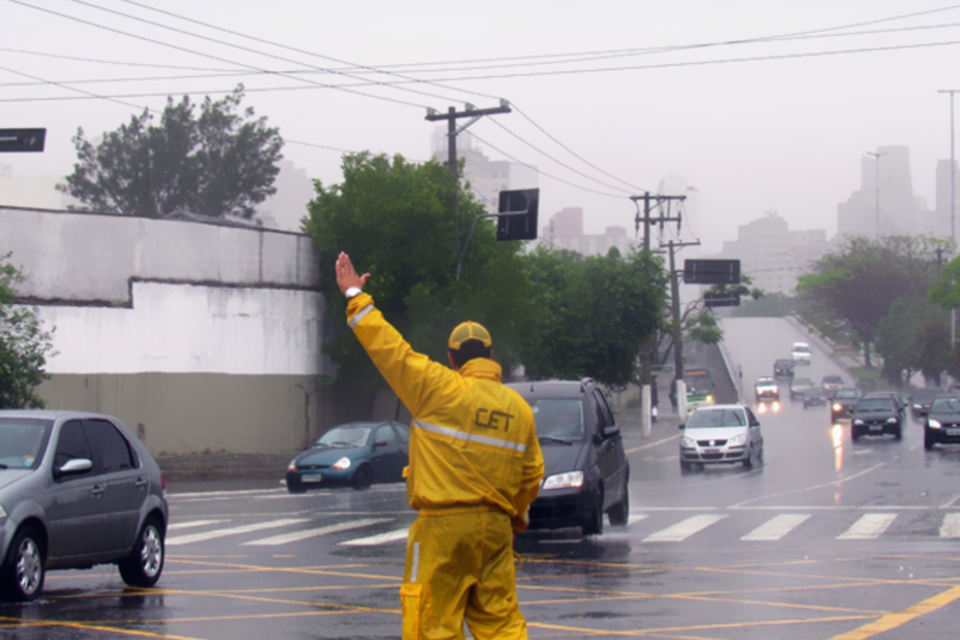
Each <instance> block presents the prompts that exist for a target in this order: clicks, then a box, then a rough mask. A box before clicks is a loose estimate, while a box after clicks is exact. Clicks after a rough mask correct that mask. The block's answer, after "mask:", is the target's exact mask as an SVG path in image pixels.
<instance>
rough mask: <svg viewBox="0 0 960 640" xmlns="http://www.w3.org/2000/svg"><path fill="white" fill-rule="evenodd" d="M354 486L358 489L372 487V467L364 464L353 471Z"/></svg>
mask: <svg viewBox="0 0 960 640" xmlns="http://www.w3.org/2000/svg"><path fill="white" fill-rule="evenodd" d="M353 488H354V489H355V490H356V491H364V490H366V489H369V488H370V467H369V466H368V465H362V466H361V467H360V468H358V469H357V470H356V471H354V472H353Z"/></svg>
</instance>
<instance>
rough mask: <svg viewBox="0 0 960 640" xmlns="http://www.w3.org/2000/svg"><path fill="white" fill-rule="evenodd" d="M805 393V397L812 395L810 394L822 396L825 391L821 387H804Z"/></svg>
mask: <svg viewBox="0 0 960 640" xmlns="http://www.w3.org/2000/svg"><path fill="white" fill-rule="evenodd" d="M803 395H804V396H805V397H810V396H812V397H816V396H822V395H823V391H822V390H820V389H817V388H813V389H804V390H803Z"/></svg>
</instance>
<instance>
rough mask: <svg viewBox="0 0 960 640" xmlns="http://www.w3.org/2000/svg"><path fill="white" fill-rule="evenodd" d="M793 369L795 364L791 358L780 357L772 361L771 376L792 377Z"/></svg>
mask: <svg viewBox="0 0 960 640" xmlns="http://www.w3.org/2000/svg"><path fill="white" fill-rule="evenodd" d="M794 369H796V364H795V363H794V361H793V360H787V359H785V358H781V359H780V360H777V361H776V362H774V363H773V377H774V378H792V377H793V372H794Z"/></svg>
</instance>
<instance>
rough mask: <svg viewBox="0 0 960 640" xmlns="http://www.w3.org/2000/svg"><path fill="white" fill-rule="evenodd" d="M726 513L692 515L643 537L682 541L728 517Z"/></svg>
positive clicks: (662, 540)
mask: <svg viewBox="0 0 960 640" xmlns="http://www.w3.org/2000/svg"><path fill="white" fill-rule="evenodd" d="M726 517H727V516H726V514H713V515H702V516H692V517H690V518H687V519H686V520H682V521H680V522H678V523H677V524H675V525H673V526H672V527H667V528H666V529H663V530H662V531H658V532H656V533H654V534H652V535H649V536H647V537H646V538H644V539H643V541H644V542H680V541H681V540H686V539H687V538H689V537H690V536H692V535H693V534H695V533H697V532H698V531H702V530H704V529H706V528H707V527H709V526H710V525H712V524H716V523H718V522H720V521H721V520H723V519H724V518H726Z"/></svg>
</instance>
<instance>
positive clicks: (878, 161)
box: [867, 151, 887, 240]
mask: <svg viewBox="0 0 960 640" xmlns="http://www.w3.org/2000/svg"><path fill="white" fill-rule="evenodd" d="M867 155H868V156H872V157H874V158H876V161H877V183H876V185H875V186H876V190H877V240H879V239H880V156H885V155H887V152H886V151H883V152H879V151H878V152H876V153H874V152H873V151H867Z"/></svg>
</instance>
